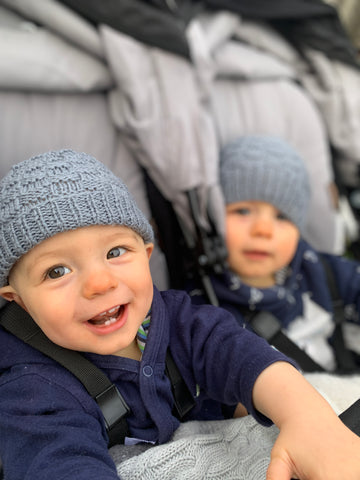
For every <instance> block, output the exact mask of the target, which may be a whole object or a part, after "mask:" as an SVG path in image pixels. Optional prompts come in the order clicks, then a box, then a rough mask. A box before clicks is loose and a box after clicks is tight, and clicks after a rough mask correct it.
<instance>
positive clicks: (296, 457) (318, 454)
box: [266, 414, 360, 480]
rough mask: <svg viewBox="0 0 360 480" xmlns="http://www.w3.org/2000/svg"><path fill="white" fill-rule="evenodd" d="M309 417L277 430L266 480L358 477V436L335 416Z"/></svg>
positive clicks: (359, 475)
mask: <svg viewBox="0 0 360 480" xmlns="http://www.w3.org/2000/svg"><path fill="white" fill-rule="evenodd" d="M309 417H311V414H310V415H309ZM308 420H309V418H308V419H307V421H306V422H304V424H303V425H300V424H299V422H298V420H295V421H294V422H293V425H286V426H283V428H282V429H281V430H280V434H279V436H278V438H277V440H276V442H275V444H274V447H273V449H272V452H271V461H270V465H269V468H268V472H267V476H266V480H290V479H292V478H298V479H301V480H345V479H346V480H359V479H360V438H359V437H358V436H356V435H355V434H354V433H353V432H351V431H350V430H349V429H348V428H347V427H345V425H344V424H343V423H342V422H341V420H339V419H338V418H337V417H333V418H331V417H330V418H327V419H325V418H324V420H323V421H322V420H321V419H319V418H316V419H315V418H314V422H311V423H312V425H311V423H310V424H309V422H308ZM315 420H316V421H315Z"/></svg>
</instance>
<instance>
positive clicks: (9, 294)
mask: <svg viewBox="0 0 360 480" xmlns="http://www.w3.org/2000/svg"><path fill="white" fill-rule="evenodd" d="M0 296H1V297H3V298H5V300H7V301H8V302H12V301H13V300H14V301H15V302H16V303H20V302H21V298H20V297H19V295H18V294H17V293H16V291H15V290H14V288H13V287H12V286H11V285H6V286H5V287H1V288H0Z"/></svg>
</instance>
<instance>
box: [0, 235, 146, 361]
mask: <svg viewBox="0 0 360 480" xmlns="http://www.w3.org/2000/svg"><path fill="white" fill-rule="evenodd" d="M152 249H153V245H152V244H147V245H145V244H144V242H143V240H142V238H141V237H140V236H139V235H137V234H136V233H135V232H134V231H132V230H131V229H129V228H127V227H123V226H91V227H83V228H79V229H77V230H72V231H67V232H64V233H59V234H57V235H55V236H53V237H51V238H49V239H47V240H44V241H43V242H41V243H40V244H39V245H37V246H36V247H34V248H33V249H32V250H30V251H29V252H28V253H27V254H26V255H24V256H23V257H22V258H21V259H20V261H19V262H18V263H17V264H16V266H15V267H14V269H13V271H12V274H11V276H10V285H9V286H7V287H3V288H2V289H0V293H1V294H3V295H4V293H5V295H4V296H5V298H7V299H8V300H15V301H16V302H18V303H19V304H20V305H21V306H22V307H23V308H25V309H26V310H27V311H28V313H29V314H30V315H31V316H32V317H33V319H34V320H35V322H36V323H37V324H38V325H39V326H40V328H41V329H42V330H43V331H44V333H45V334H46V335H47V336H48V337H49V338H50V339H51V340H52V341H53V342H55V343H57V344H58V345H61V346H63V347H65V348H70V349H73V350H79V351H86V352H93V353H98V354H103V355H110V354H111V355H120V356H129V357H134V352H136V349H135V348H134V346H135V345H136V341H135V339H136V333H137V330H138V328H139V326H140V325H141V323H142V321H143V320H144V319H145V316H146V314H147V312H148V310H149V309H150V307H151V303H152V297H153V283H152V279H151V274H150V268H149V258H150V256H151V252H152ZM135 356H136V353H135Z"/></svg>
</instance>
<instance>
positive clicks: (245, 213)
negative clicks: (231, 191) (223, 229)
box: [236, 207, 250, 215]
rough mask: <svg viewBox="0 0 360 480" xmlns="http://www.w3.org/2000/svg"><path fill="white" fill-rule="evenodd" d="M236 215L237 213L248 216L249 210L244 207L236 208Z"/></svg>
mask: <svg viewBox="0 0 360 480" xmlns="http://www.w3.org/2000/svg"><path fill="white" fill-rule="evenodd" d="M236 213H238V214H239V215H249V214H250V208H246V207H243V208H237V209H236Z"/></svg>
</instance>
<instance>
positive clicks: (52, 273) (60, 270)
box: [46, 265, 70, 279]
mask: <svg viewBox="0 0 360 480" xmlns="http://www.w3.org/2000/svg"><path fill="white" fill-rule="evenodd" d="M67 273H70V269H69V268H67V267H64V266H63V265H58V266H57V267H53V268H51V269H50V270H48V272H47V275H46V276H47V277H48V278H51V279H55V278H60V277H63V276H64V275H66V274H67Z"/></svg>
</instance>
